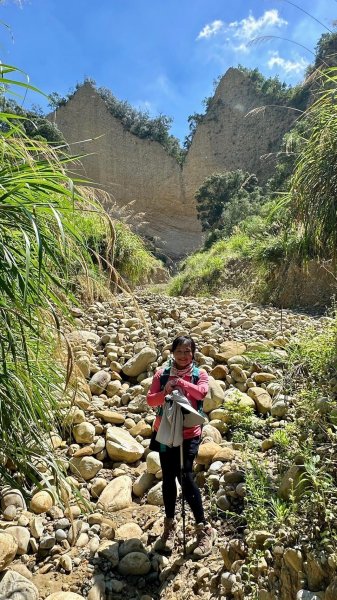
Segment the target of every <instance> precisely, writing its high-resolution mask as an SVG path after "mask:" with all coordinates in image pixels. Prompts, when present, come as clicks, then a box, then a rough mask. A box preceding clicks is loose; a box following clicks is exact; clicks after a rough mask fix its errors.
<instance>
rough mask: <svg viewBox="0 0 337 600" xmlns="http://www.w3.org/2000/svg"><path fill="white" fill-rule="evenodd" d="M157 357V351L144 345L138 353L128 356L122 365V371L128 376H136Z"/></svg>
mask: <svg viewBox="0 0 337 600" xmlns="http://www.w3.org/2000/svg"><path fill="white" fill-rule="evenodd" d="M156 359H157V352H156V350H154V349H153V348H149V346H146V347H145V348H142V350H141V351H140V352H138V354H135V356H133V357H132V358H130V359H129V360H128V361H127V362H126V363H125V365H124V366H123V373H124V375H127V376H128V377H138V375H140V374H141V373H144V372H145V371H146V370H147V368H148V366H149V365H150V364H151V363H152V362H154V361H155V360H156Z"/></svg>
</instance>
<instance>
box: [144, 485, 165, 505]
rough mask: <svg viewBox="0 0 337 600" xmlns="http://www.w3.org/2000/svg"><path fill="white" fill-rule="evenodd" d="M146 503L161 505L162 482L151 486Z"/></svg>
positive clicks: (162, 501)
mask: <svg viewBox="0 0 337 600" xmlns="http://www.w3.org/2000/svg"><path fill="white" fill-rule="evenodd" d="M147 503H148V504H152V505H153V506H163V505H164V500H163V483H162V481H160V482H159V483H157V485H155V486H153V488H151V489H150V490H149V492H148V494H147Z"/></svg>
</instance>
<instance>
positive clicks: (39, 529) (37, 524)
mask: <svg viewBox="0 0 337 600" xmlns="http://www.w3.org/2000/svg"><path fill="white" fill-rule="evenodd" d="M29 529H30V533H31V535H32V536H33V537H34V538H36V539H39V538H40V537H41V535H42V534H43V530H44V519H43V517H33V519H32V520H31V522H30V524H29Z"/></svg>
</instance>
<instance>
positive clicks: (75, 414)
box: [63, 406, 85, 425]
mask: <svg viewBox="0 0 337 600" xmlns="http://www.w3.org/2000/svg"><path fill="white" fill-rule="evenodd" d="M84 421H85V412H84V410H82V409H81V408H79V406H72V407H71V408H70V409H69V411H68V412H67V414H66V415H65V417H64V419H63V422H64V424H65V425H78V424H79V423H83V422H84Z"/></svg>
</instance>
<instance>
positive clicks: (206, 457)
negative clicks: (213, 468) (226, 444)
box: [196, 442, 221, 465]
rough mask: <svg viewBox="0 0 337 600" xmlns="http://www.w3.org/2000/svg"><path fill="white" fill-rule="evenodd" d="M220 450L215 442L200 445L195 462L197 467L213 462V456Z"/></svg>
mask: <svg viewBox="0 0 337 600" xmlns="http://www.w3.org/2000/svg"><path fill="white" fill-rule="evenodd" d="M220 450H221V446H220V445H219V444H216V443H215V442H205V443H204V444H200V446H199V450H198V454H197V458H196V462H197V463H198V464H199V465H208V464H210V463H211V462H212V461H213V458H214V456H215V455H216V454H217V453H218V452H219V451H220Z"/></svg>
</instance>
